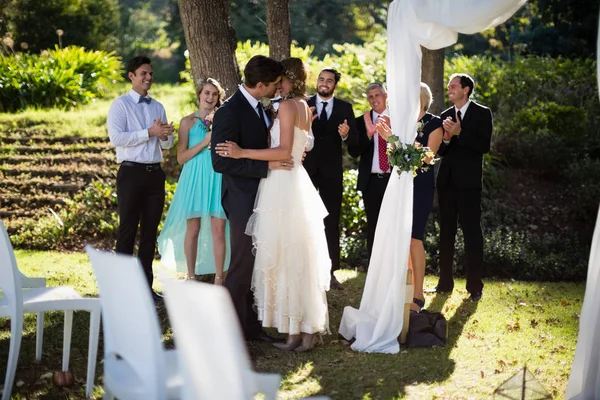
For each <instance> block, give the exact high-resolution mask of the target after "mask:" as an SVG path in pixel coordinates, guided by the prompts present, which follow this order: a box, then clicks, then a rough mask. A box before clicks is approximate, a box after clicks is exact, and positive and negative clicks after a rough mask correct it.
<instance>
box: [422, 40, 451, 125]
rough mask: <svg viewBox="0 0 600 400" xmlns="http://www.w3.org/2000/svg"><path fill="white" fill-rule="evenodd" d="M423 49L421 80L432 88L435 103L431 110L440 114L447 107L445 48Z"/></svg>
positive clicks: (435, 113)
mask: <svg viewBox="0 0 600 400" xmlns="http://www.w3.org/2000/svg"><path fill="white" fill-rule="evenodd" d="M421 49H422V50H423V61H422V63H421V81H422V82H425V83H426V84H428V85H429V87H430V88H431V92H432V94H433V104H432V105H431V108H430V109H429V112H430V113H432V114H434V115H440V113H441V112H442V111H444V110H445V109H446V102H445V101H444V92H445V91H444V49H439V50H429V49H426V48H424V47H421Z"/></svg>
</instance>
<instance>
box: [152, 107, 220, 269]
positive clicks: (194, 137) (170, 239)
mask: <svg viewBox="0 0 600 400" xmlns="http://www.w3.org/2000/svg"><path fill="white" fill-rule="evenodd" d="M196 116H197V115H196ZM207 133H208V130H207V128H206V126H205V125H204V122H203V121H202V120H201V119H199V118H198V120H197V121H196V123H195V124H194V126H193V127H192V128H191V129H190V132H189V135H188V148H191V147H193V146H195V145H197V144H198V143H200V142H201V141H202V140H203V139H204V138H205V137H206V134H207ZM221 183H222V178H221V174H219V173H217V172H215V171H214V170H213V167H212V161H211V157H210V149H208V148H207V147H205V148H203V149H202V150H200V152H198V154H196V155H195V156H194V157H192V158H191V159H190V160H188V161H187V162H186V163H185V164H184V165H183V169H182V171H181V175H180V176H179V182H178V183H177V188H176V190H175V194H174V195H173V201H172V202H171V207H170V208H169V212H168V214H167V218H166V219H165V224H164V226H163V229H162V231H161V233H160V236H159V237H158V252H159V253H160V255H161V260H162V263H163V264H164V265H165V266H167V267H168V268H170V269H173V270H176V271H177V272H187V264H186V261H185V254H184V249H183V243H184V239H185V232H186V228H187V225H186V224H187V220H188V219H190V218H200V234H199V236H198V255H197V257H196V275H204V274H214V273H215V260H214V253H213V243H212V234H211V218H210V217H217V218H221V219H226V217H225V211H224V210H223V207H222V206H221ZM225 243H226V247H227V253H226V257H225V269H227V267H228V266H229V256H230V254H229V224H227V228H226V231H225Z"/></svg>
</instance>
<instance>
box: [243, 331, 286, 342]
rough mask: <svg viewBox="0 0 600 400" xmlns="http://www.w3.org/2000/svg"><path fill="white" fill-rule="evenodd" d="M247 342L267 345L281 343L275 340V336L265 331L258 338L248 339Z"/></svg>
mask: <svg viewBox="0 0 600 400" xmlns="http://www.w3.org/2000/svg"><path fill="white" fill-rule="evenodd" d="M246 340H249V341H252V342H265V343H276V342H279V340H278V339H277V338H274V337H273V336H270V335H268V334H267V332H265V331H262V332H260V333H259V334H258V335H256V336H252V337H246Z"/></svg>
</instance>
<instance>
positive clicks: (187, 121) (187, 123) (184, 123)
mask: <svg viewBox="0 0 600 400" xmlns="http://www.w3.org/2000/svg"><path fill="white" fill-rule="evenodd" d="M196 120H197V118H196V115H195V114H194V113H192V114H190V115H186V116H185V117H183V118H182V119H181V122H180V123H179V129H189V128H191V127H192V126H194V124H195V123H196Z"/></svg>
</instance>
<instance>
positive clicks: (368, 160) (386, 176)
mask: <svg viewBox="0 0 600 400" xmlns="http://www.w3.org/2000/svg"><path fill="white" fill-rule="evenodd" d="M366 93H367V99H368V100H369V104H370V105H371V111H369V112H367V113H365V114H364V115H361V116H360V117H357V118H356V129H357V131H358V142H357V143H356V144H355V145H349V146H348V152H349V153H350V155H351V156H352V157H360V162H359V165H358V182H357V189H358V190H360V191H361V192H362V196H363V201H364V204H365V211H366V213H367V251H368V255H369V259H370V258H371V251H372V250H373V240H374V238H375V227H376V226H377V219H378V218H379V210H380V209H381V202H382V201H383V195H384V194H385V189H386V188H387V184H388V181H389V180H390V173H391V167H390V163H389V159H388V156H387V153H386V150H387V146H386V140H385V138H384V137H382V136H380V135H379V134H378V133H377V128H376V126H375V125H376V124H377V120H378V118H379V116H380V115H383V114H386V115H389V113H388V112H387V92H386V90H385V87H384V86H383V85H382V84H381V83H379V82H373V83H371V84H369V86H367V91H366ZM367 268H368V265H365V270H366V269H367Z"/></svg>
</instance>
